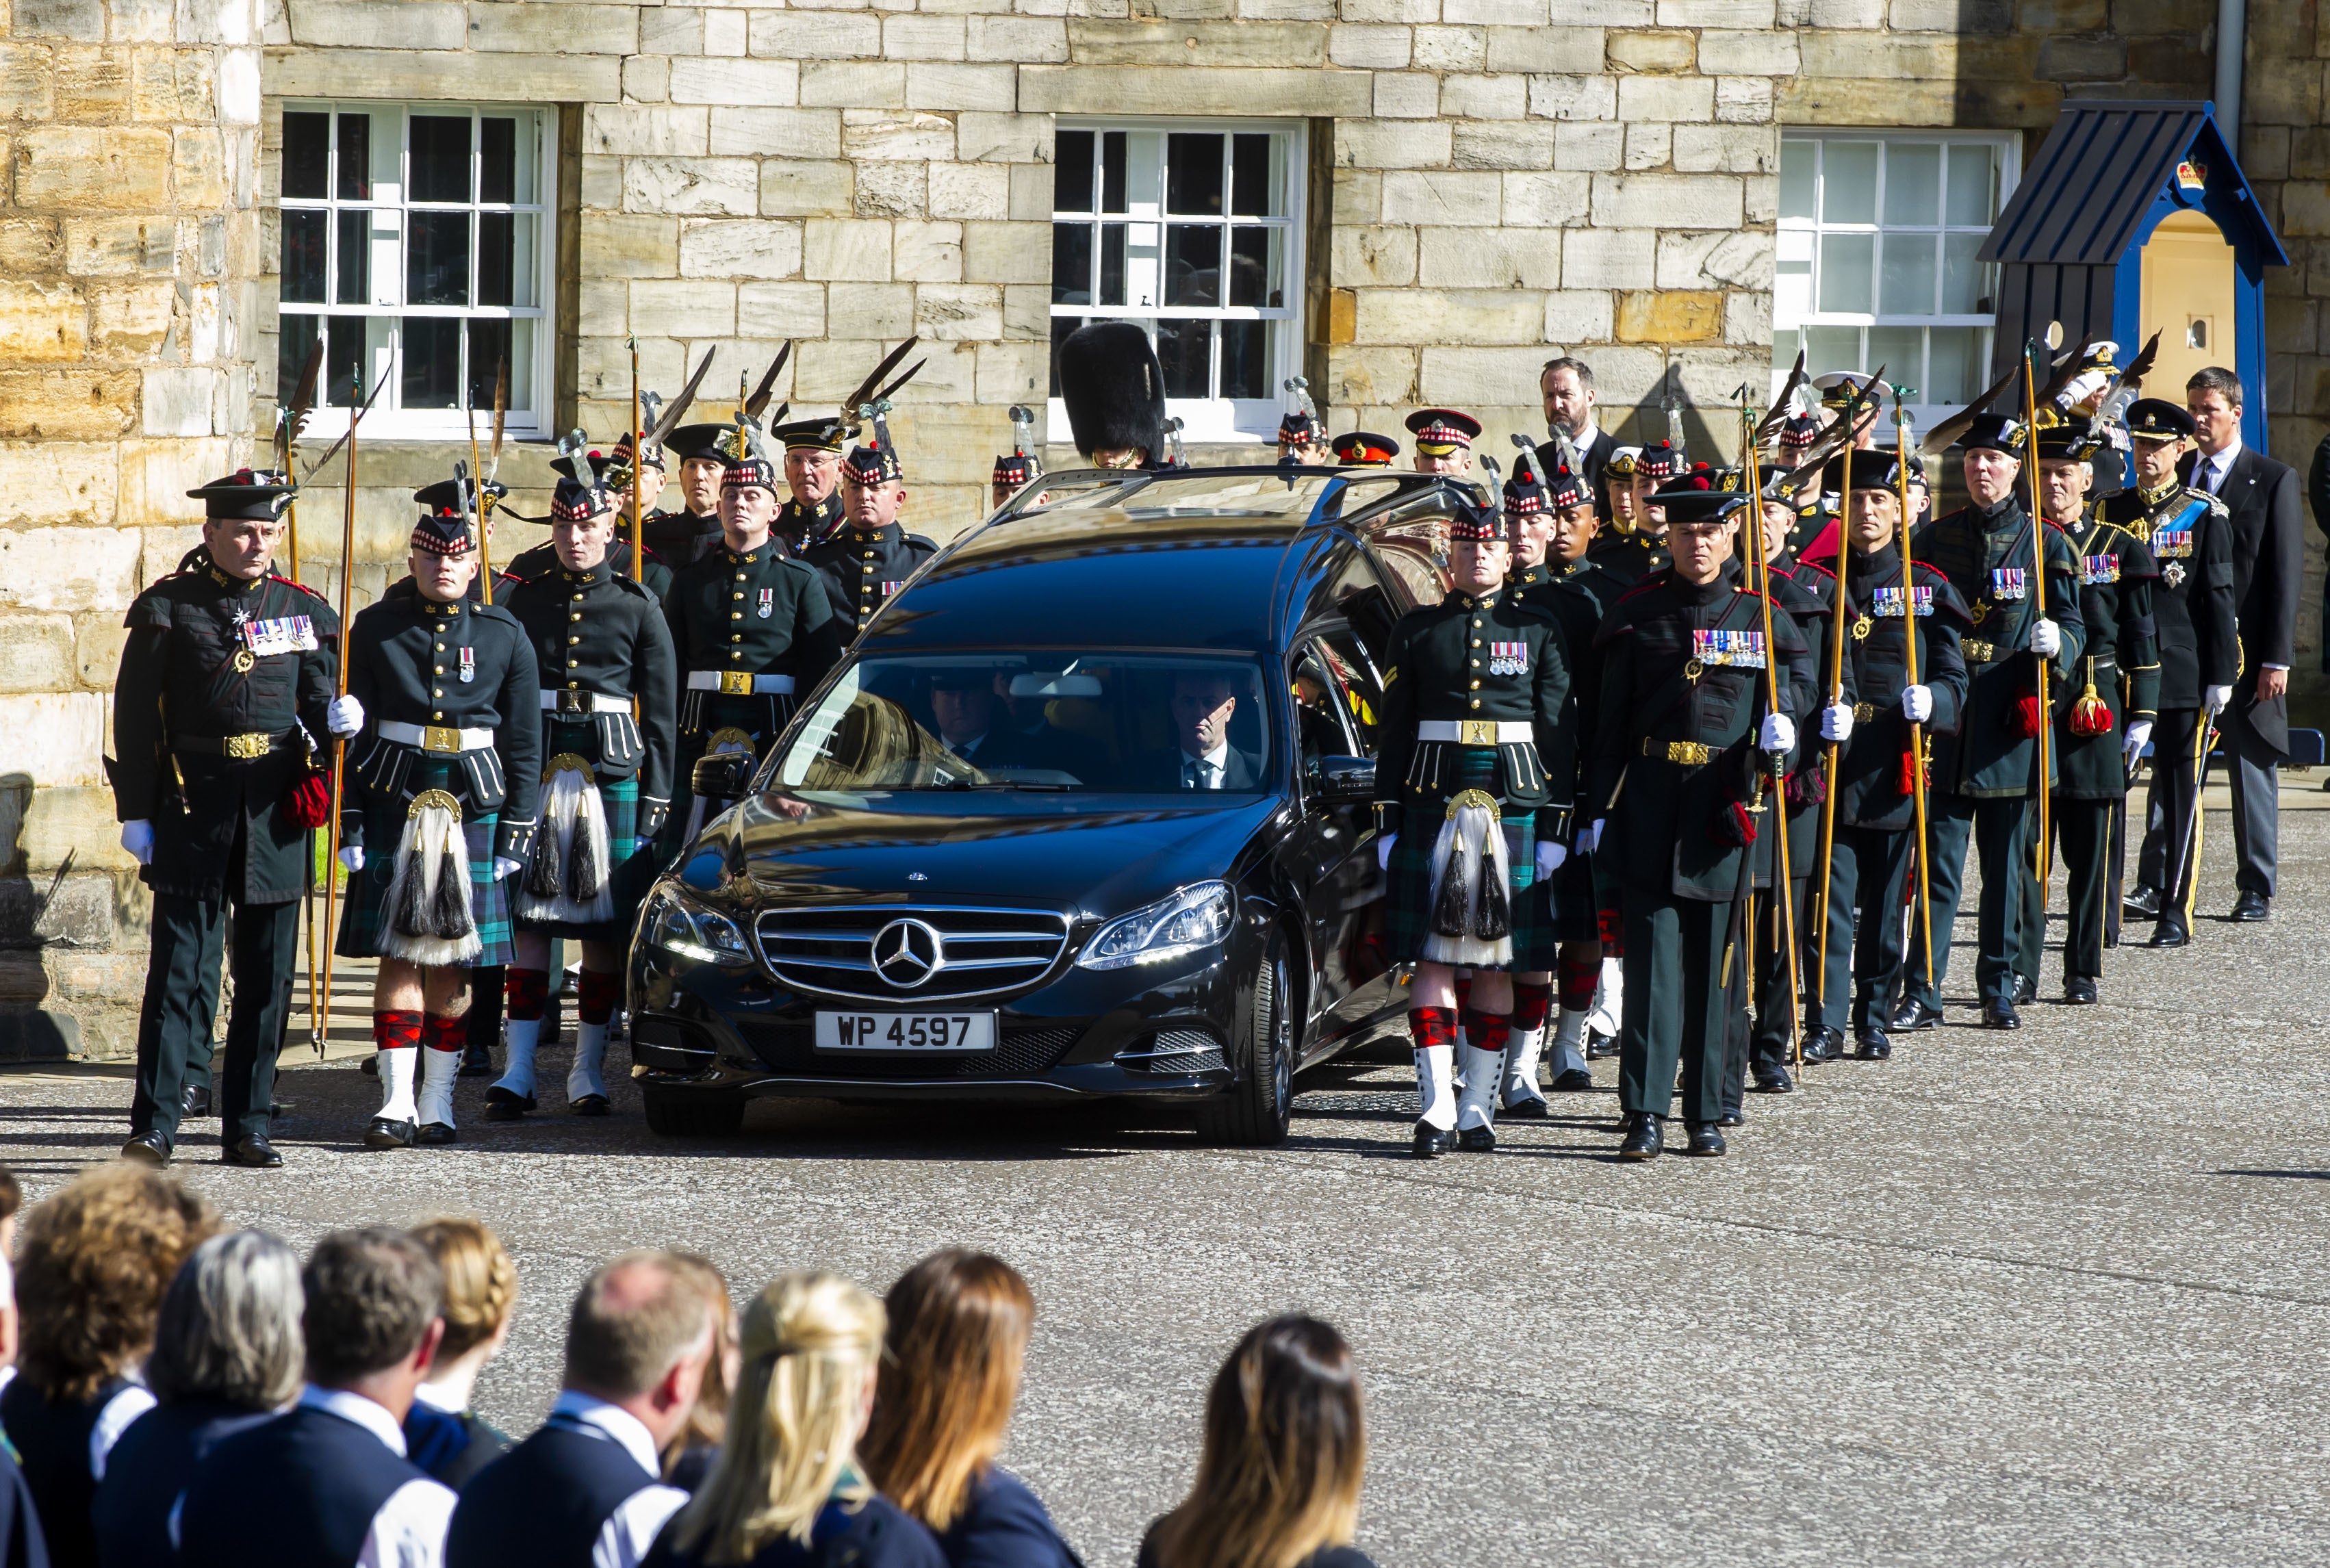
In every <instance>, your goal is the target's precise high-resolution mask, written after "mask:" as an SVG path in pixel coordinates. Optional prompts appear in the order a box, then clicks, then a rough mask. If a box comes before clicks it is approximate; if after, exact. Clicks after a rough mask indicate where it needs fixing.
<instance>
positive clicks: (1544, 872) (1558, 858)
mask: <svg viewBox="0 0 2330 1568" xmlns="http://www.w3.org/2000/svg"><path fill="white" fill-rule="evenodd" d="M1568 858H1569V845H1566V844H1564V843H1562V842H1561V840H1559V839H1558V838H1548V839H1545V840H1543V841H1541V842H1540V843H1539V845H1538V846H1537V877H1538V880H1539V882H1543V881H1544V880H1545V879H1546V878H1547V877H1549V876H1551V875H1552V874H1554V873H1555V872H1557V871H1559V870H1560V869H1561V863H1562V862H1563V861H1565V860H1568Z"/></svg>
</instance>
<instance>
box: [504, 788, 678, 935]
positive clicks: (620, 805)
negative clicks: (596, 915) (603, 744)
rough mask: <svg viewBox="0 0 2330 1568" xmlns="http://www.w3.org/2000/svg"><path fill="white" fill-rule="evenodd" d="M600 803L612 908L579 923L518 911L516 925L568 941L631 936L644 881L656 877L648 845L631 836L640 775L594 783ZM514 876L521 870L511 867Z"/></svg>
mask: <svg viewBox="0 0 2330 1568" xmlns="http://www.w3.org/2000/svg"><path fill="white" fill-rule="evenodd" d="M599 808H600V809H601V811H603V812H605V813H606V815H607V891H608V893H609V894H610V895H611V897H612V898H613V899H614V902H615V912H614V913H613V914H612V915H611V916H610V917H608V919H607V920H605V921H602V922H600V923H597V924H582V923H580V922H575V921H530V920H527V919H526V918H525V917H524V916H519V917H517V920H516V926H517V929H518V930H522V931H538V932H540V933H541V934H542V935H544V936H546V937H563V938H565V939H566V940H570V941H583V942H624V941H629V940H630V936H631V917H632V916H633V915H635V914H637V913H639V901H640V900H642V899H644V898H646V897H647V895H648V888H649V885H650V884H651V883H654V881H655V879H656V873H655V864H656V858H655V854H654V850H653V846H652V845H641V846H640V847H639V850H638V851H637V853H634V852H633V851H632V849H631V840H632V839H633V838H635V837H637V836H639V775H638V774H636V773H634V774H632V775H631V776H630V778H628V779H615V780H613V781H612V782H610V783H602V784H601V785H600V786H599ZM525 874H526V873H524V872H522V871H520V872H513V873H512V876H513V877H519V876H524V875H525Z"/></svg>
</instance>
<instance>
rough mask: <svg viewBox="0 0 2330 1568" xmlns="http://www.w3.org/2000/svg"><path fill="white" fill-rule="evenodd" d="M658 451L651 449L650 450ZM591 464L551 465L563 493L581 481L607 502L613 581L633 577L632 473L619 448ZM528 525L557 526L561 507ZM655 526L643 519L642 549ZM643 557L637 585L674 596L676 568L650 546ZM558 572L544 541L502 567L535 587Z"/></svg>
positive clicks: (594, 456) (566, 461)
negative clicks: (578, 467)
mask: <svg viewBox="0 0 2330 1568" xmlns="http://www.w3.org/2000/svg"><path fill="white" fill-rule="evenodd" d="M649 450H653V449H652V448H650V449H649ZM587 461H588V463H589V471H588V472H586V473H582V474H577V473H576V472H575V471H574V460H573V458H554V459H553V460H552V462H551V465H550V467H551V471H552V472H554V473H555V474H556V475H557V476H558V477H559V479H560V486H559V488H560V490H561V492H562V493H564V492H565V490H566V486H568V485H570V484H574V483H576V482H578V481H579V482H580V485H581V486H582V488H585V489H588V490H590V491H592V493H594V494H596V495H599V496H603V497H605V499H606V502H607V505H608V506H609V507H610V509H611V510H610V511H609V514H608V516H609V520H610V526H611V527H612V528H613V529H614V531H615V536H614V539H613V541H612V542H611V543H609V544H608V546H607V568H608V571H609V572H610V573H611V574H612V575H613V576H616V577H630V575H631V492H630V483H631V471H630V467H629V466H628V465H627V464H626V463H625V462H624V461H623V453H622V450H621V449H620V448H619V449H616V451H615V452H613V453H612V454H608V453H604V452H592V453H591V454H590V456H589V458H588V459H587ZM649 471H653V470H649ZM413 498H414V499H415V500H419V499H420V498H421V497H420V496H414V497H413ZM639 505H640V506H641V507H642V508H643V509H644V508H645V506H646V505H647V490H646V488H645V486H642V487H641V489H640V492H639ZM525 521H526V522H529V523H548V524H552V525H553V526H555V525H556V524H557V522H558V508H557V505H556V504H555V503H554V504H553V505H552V506H551V511H550V515H549V516H547V517H529V518H526V519H525ZM654 521H655V520H654V519H653V518H651V517H643V518H641V519H640V524H639V534H640V539H641V543H643V544H644V543H645V541H646V537H647V534H648V532H649V528H650V527H652V526H653V524H654ZM642 556H643V559H642V562H641V564H640V567H639V578H638V581H640V582H642V583H645V584H646V585H647V589H648V591H649V592H650V593H652V594H654V595H655V596H656V598H657V600H658V601H660V600H662V598H663V596H664V595H665V594H667V593H668V592H670V591H671V567H670V565H669V564H668V563H667V562H665V561H664V559H663V558H662V557H661V556H659V555H658V554H657V553H655V547H654V546H653V545H647V546H646V548H645V550H644V551H643V552H642ZM557 570H558V547H557V546H556V545H555V544H554V543H551V542H550V541H548V540H545V541H544V542H543V543H540V544H537V545H535V547H534V548H532V549H531V550H523V551H520V552H519V553H517V554H516V555H513V556H511V557H510V560H509V564H508V565H507V566H506V567H504V568H503V572H504V574H505V575H506V576H508V577H510V578H512V579H514V580H515V581H517V582H534V581H538V580H540V579H541V578H544V577H546V576H548V575H549V574H550V573H551V572H553V571H557ZM500 597H501V595H500V594H499V593H498V592H497V593H496V594H495V598H497V599H499V598H500Z"/></svg>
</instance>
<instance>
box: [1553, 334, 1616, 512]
mask: <svg viewBox="0 0 2330 1568" xmlns="http://www.w3.org/2000/svg"><path fill="white" fill-rule="evenodd" d="M1537 390H1538V392H1539V393H1540V394H1541V395H1542V396H1543V397H1544V399H1545V430H1546V440H1545V443H1544V444H1543V445H1542V446H1540V447H1539V448H1538V449H1537V457H1538V468H1539V472H1541V473H1547V474H1550V473H1552V472H1554V471H1555V470H1556V469H1558V468H1560V467H1561V466H1562V465H1561V463H1560V462H1559V461H1558V458H1559V457H1560V454H1561V442H1562V439H1565V438H1566V439H1568V442H1569V445H1570V448H1571V449H1572V450H1574V451H1576V452H1577V468H1576V472H1577V473H1579V474H1581V475H1583V476H1584V477H1585V479H1586V483H1587V484H1588V485H1591V486H1594V515H1595V516H1596V517H1598V518H1600V519H1601V520H1602V521H1603V522H1605V523H1607V522H1609V521H1610V489H1609V486H1608V485H1607V484H1606V483H1605V480H1604V478H1603V475H1602V470H1603V469H1604V468H1607V467H1608V466H1609V462H1610V454H1611V453H1612V452H1615V451H1616V450H1617V449H1618V442H1617V439H1615V437H1613V436H1612V435H1611V434H1610V432H1609V431H1607V430H1604V429H1602V427H1601V426H1600V425H1599V424H1597V423H1596V422H1595V419H1594V404H1595V401H1596V398H1595V392H1594V367H1593V366H1592V365H1590V364H1586V362H1585V361H1584V360H1582V359H1573V358H1571V357H1570V356H1569V355H1568V354H1563V355H1562V356H1561V357H1560V358H1558V359H1549V360H1547V361H1546V362H1545V368H1544V369H1543V370H1541V371H1539V372H1538V374H1537Z"/></svg>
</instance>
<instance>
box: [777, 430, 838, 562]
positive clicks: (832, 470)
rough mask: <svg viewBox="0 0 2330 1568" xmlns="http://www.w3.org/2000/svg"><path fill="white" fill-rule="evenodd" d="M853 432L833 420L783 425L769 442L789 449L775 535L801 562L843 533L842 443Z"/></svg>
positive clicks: (786, 456)
mask: <svg viewBox="0 0 2330 1568" xmlns="http://www.w3.org/2000/svg"><path fill="white" fill-rule="evenodd" d="M847 434H848V431H847V430H846V429H845V428H844V427H843V425H842V422H841V420H838V419H836V418H834V417H832V416H830V415H829V416H828V417H826V418H824V419H821V420H795V421H793V422H792V423H791V424H789V425H779V426H778V427H777V428H776V429H775V430H771V431H770V432H769V439H772V440H775V441H781V442H782V443H783V444H784V449H785V461H784V468H785V489H786V490H787V492H788V495H787V496H786V497H785V502H784V504H783V505H781V506H779V507H778V508H777V515H776V519H775V521H774V522H773V523H772V524H770V532H771V533H772V534H775V535H776V537H777V540H778V542H779V543H781V544H782V545H783V546H784V547H785V551H786V553H788V554H791V555H795V556H800V555H806V554H808V553H810V551H812V550H814V549H816V548H818V547H819V545H821V544H824V543H827V542H828V541H829V540H831V539H832V538H834V537H835V536H836V535H837V534H839V533H840V532H841V525H842V522H843V517H842V510H841V442H842V438H843V437H844V436H845V435H847Z"/></svg>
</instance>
